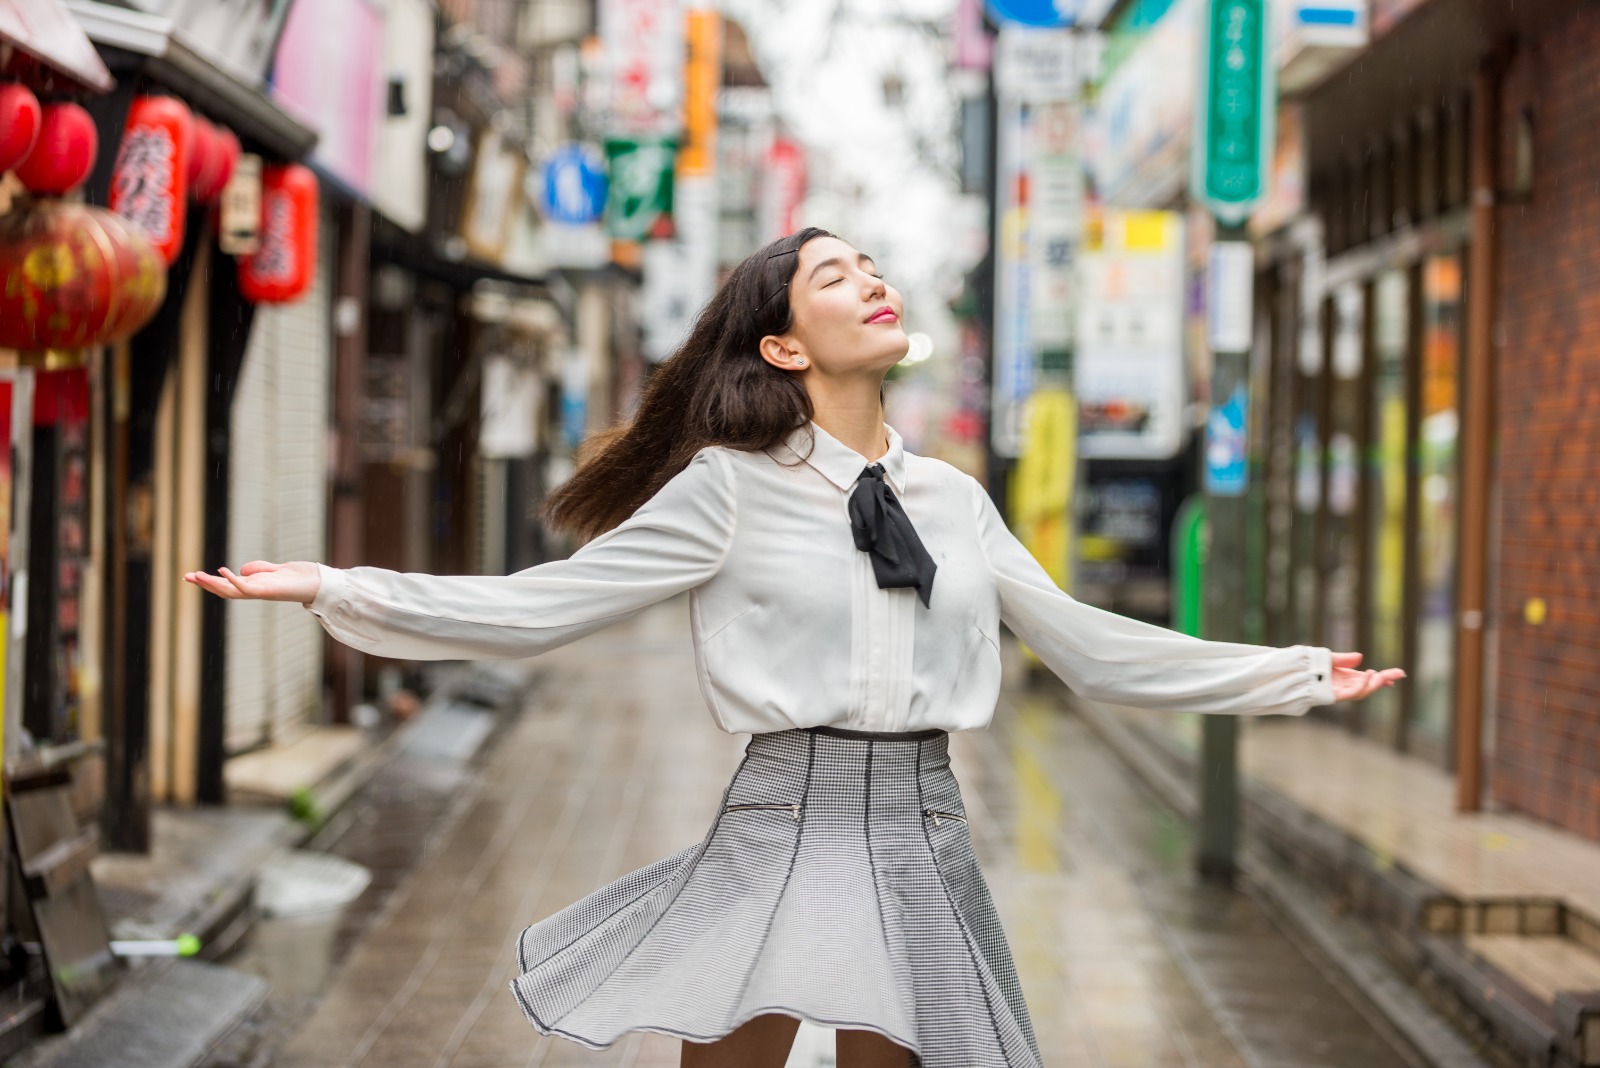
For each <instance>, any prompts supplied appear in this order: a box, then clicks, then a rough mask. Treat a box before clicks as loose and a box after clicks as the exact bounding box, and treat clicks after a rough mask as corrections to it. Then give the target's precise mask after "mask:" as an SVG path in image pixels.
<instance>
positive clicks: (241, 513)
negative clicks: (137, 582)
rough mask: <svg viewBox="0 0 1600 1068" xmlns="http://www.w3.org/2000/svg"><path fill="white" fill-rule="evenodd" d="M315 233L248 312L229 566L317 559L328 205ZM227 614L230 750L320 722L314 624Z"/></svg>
mask: <svg viewBox="0 0 1600 1068" xmlns="http://www.w3.org/2000/svg"><path fill="white" fill-rule="evenodd" d="M321 232H322V248H321V250H320V256H319V262H318V264H317V274H316V280H315V282H314V283H313V285H312V288H311V291H310V292H309V293H307V294H306V296H305V297H303V298H301V299H300V300H298V301H296V302H295V303H293V304H285V305H272V306H268V305H263V306H262V307H260V308H258V309H257V310H256V317H255V325H254V329H253V330H252V331H251V335H250V345H249V350H248V352H247V353H246V355H245V361H244V369H243V371H242V373H241V374H240V378H239V389H238V393H237V394H236V395H235V397H234V403H233V449H232V454H231V456H230V457H229V462H230V463H231V464H232V468H233V470H232V486H231V492H230V495H229V496H230V500H229V503H228V507H229V509H230V513H229V520H228V558H229V560H230V561H232V564H231V566H235V567H236V566H238V565H240V564H244V563H246V562H248V561H250V560H258V559H259V560H278V561H282V560H321V559H323V558H324V557H325V556H326V547H327V522H326V512H327V458H326V452H327V434H328V429H327V428H328V400H329V397H328V389H329V383H330V366H331V362H332V308H331V301H332V289H331V287H332V278H333V274H334V271H335V258H334V253H335V247H336V246H335V241H336V238H335V236H334V235H335V234H336V233H337V228H336V226H335V225H334V221H333V219H332V218H331V217H329V216H328V215H326V213H325V214H324V218H323V220H322V227H321ZM228 613H229V615H228V662H227V746H228V751H229V752H237V751H238V750H240V749H243V748H246V747H249V746H252V745H256V744H259V743H261V742H266V741H273V742H283V741H286V740H288V739H290V738H292V737H293V736H294V735H295V734H296V733H298V732H299V731H300V730H301V729H303V726H304V725H305V724H306V723H307V722H308V721H311V722H315V721H316V720H318V719H319V718H320V714H321V709H322V700H323V695H322V628H321V626H319V625H318V624H317V621H316V619H314V618H313V617H312V616H311V614H310V613H309V612H306V611H303V610H301V609H299V608H297V607H295V606H293V605H285V604H270V603H261V602H250V601H232V602H229V604H228Z"/></svg>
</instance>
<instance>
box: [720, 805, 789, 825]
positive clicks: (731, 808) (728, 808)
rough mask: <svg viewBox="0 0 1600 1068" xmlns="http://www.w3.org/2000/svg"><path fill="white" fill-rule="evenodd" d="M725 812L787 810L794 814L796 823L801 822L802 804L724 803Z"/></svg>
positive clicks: (723, 809)
mask: <svg viewBox="0 0 1600 1068" xmlns="http://www.w3.org/2000/svg"><path fill="white" fill-rule="evenodd" d="M722 811H724V812H787V813H789V814H791V815H792V816H794V820H795V822H796V823H799V822H800V805H799V803H798V802H796V803H794V804H789V805H754V804H751V805H724V806H723V808H722Z"/></svg>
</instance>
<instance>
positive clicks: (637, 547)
mask: <svg viewBox="0 0 1600 1068" xmlns="http://www.w3.org/2000/svg"><path fill="white" fill-rule="evenodd" d="M733 479H734V475H733V470H732V465H731V462H730V461H729V459H728V458H727V457H726V456H724V455H722V454H721V452H720V451H718V450H715V449H707V450H703V451H702V452H701V453H700V454H699V455H698V456H696V457H695V459H694V460H693V461H692V462H690V464H689V466H688V467H686V468H684V470H683V471H682V472H680V473H679V474H678V475H677V476H676V477H675V478H673V479H672V480H671V481H669V482H668V483H667V484H666V485H665V486H663V487H662V488H661V490H660V491H659V492H657V494H656V495H655V496H654V497H652V498H651V499H650V500H649V501H647V502H645V504H644V505H643V506H642V507H641V508H640V509H639V510H638V511H637V512H635V513H634V514H633V516H632V517H631V518H630V519H628V520H627V521H626V522H624V523H622V524H621V525H620V526H618V527H617V528H616V529H614V530H612V531H610V532H608V533H606V534H603V535H601V536H600V537H598V538H596V539H594V540H593V541H591V542H589V543H588V544H587V545H585V546H584V547H583V548H581V549H579V550H578V551H577V552H576V553H574V554H573V555H572V556H571V557H569V558H568V559H566V560H554V561H551V562H550V563H547V564H540V565H539V566H538V567H532V568H529V569H528V570H526V571H520V572H518V573H516V574H514V575H450V576H445V575H416V574H401V573H399V572H395V571H388V570H385V569H383V568H376V567H353V568H349V569H347V570H340V569H338V568H332V567H328V566H327V565H325V564H313V563H308V562H305V561H297V562H294V563H288V564H275V563H269V562H266V561H256V562H254V563H251V564H246V565H245V566H244V567H242V568H240V569H239V571H238V572H237V573H235V572H233V571H231V570H228V569H223V570H222V571H221V573H220V574H217V575H210V574H206V573H204V572H191V573H190V574H187V575H185V576H184V578H185V580H187V581H189V582H192V583H194V584H195V585H197V586H200V587H201V588H202V589H206V590H209V591H211V592H212V593H215V594H217V595H219V596H222V597H230V598H255V599H264V600H278V601H300V602H301V603H303V604H305V605H306V606H307V607H309V608H310V609H311V611H312V613H313V614H315V615H316V616H317V618H318V619H319V620H321V622H322V625H323V627H324V628H325V629H326V630H327V631H328V633H329V634H331V635H333V636H334V637H335V638H337V639H338V640H339V641H341V642H344V643H345V644H346V645H350V646H354V647H355V648H357V649H360V650H362V651H363V652H368V653H376V654H378V655H381V656H389V657H395V658H398V659H403V660H469V659H477V660H486V659H510V658H517V657H525V656H533V655H536V654H538V653H542V652H545V651H547V650H550V649H554V648H555V647H557V646H559V645H564V644H566V643H567V642H570V641H573V640H575V639H577V638H581V637H583V636H584V635H585V634H591V633H593V632H595V631H597V630H600V629H602V628H603V627H606V626H609V625H610V624H612V623H617V622H620V621H621V620H623V619H626V618H627V617H629V616H631V615H633V614H634V613H636V612H638V611H640V610H641V609H643V608H646V607H648V606H649V605H652V604H655V603H656V602H657V601H662V600H665V599H666V598H668V597H671V596H672V595H673V594H676V593H681V592H683V591H684V590H688V589H692V588H693V587H695V586H698V585H700V584H701V583H703V582H705V581H706V580H708V579H710V578H711V577H712V576H713V575H715V574H716V573H717V571H718V570H719V569H720V568H721V566H722V562H723V560H724V559H725V558H726V556H727V552H728V546H729V545H730V543H731V542H732V539H733V531H734V526H735V513H736V507H737V501H736V497H735V492H734V481H733Z"/></svg>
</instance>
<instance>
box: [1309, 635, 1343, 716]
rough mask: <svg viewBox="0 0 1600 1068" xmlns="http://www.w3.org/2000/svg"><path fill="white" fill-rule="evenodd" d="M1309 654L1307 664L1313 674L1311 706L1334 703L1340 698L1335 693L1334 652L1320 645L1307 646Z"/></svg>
mask: <svg viewBox="0 0 1600 1068" xmlns="http://www.w3.org/2000/svg"><path fill="white" fill-rule="evenodd" d="M1305 648H1306V652H1307V653H1308V654H1309V656H1308V660H1309V663H1308V665H1307V668H1308V670H1309V671H1310V674H1311V707H1312V708H1316V707H1318V706H1320V705H1331V704H1334V703H1335V702H1336V701H1337V700H1338V698H1336V697H1334V695H1333V652H1332V651H1331V650H1329V649H1326V648H1324V647H1322V646H1320V645H1308V646H1306V647H1305Z"/></svg>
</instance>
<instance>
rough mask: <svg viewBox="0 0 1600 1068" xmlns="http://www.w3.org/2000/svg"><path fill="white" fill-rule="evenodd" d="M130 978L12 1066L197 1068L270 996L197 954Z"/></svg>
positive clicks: (251, 980)
mask: <svg viewBox="0 0 1600 1068" xmlns="http://www.w3.org/2000/svg"><path fill="white" fill-rule="evenodd" d="M130 980H131V981H129V982H125V983H123V984H122V985H121V987H120V988H119V989H118V991H117V993H116V994H115V995H113V996H112V997H110V998H107V999H106V1000H105V1001H103V1002H102V1003H101V1004H99V1005H97V1006H96V1007H95V1009H94V1011H93V1012H91V1013H90V1014H89V1016H88V1017H87V1018H85V1019H84V1021H83V1022H82V1023H80V1024H79V1025H78V1026H77V1027H75V1028H73V1029H72V1030H71V1031H68V1032H67V1033H65V1034H62V1035H57V1036H54V1037H52V1038H49V1039H46V1040H45V1041H43V1042H40V1043H38V1044H37V1045H35V1046H33V1047H32V1048H30V1049H29V1050H28V1051H26V1052H25V1053H23V1054H21V1055H20V1056H19V1057H18V1058H17V1059H15V1060H13V1061H12V1062H11V1064H10V1066H9V1068H106V1066H108V1065H116V1066H117V1068H193V1066H194V1065H197V1064H199V1063H200V1061H201V1059H202V1058H203V1057H204V1056H205V1055H206V1052H207V1051H208V1050H210V1049H211V1048H212V1046H214V1045H215V1044H216V1043H217V1042H218V1041H219V1040H220V1039H222V1038H223V1036H225V1035H226V1034H227V1033H228V1032H229V1031H230V1030H232V1029H233V1028H234V1027H235V1026H236V1025H237V1024H238V1023H239V1021H241V1020H243V1019H244V1018H245V1017H247V1016H248V1015H249V1014H250V1013H252V1012H254V1011H255V1009H256V1007H257V1006H258V1005H259V1004H260V1003H261V1001H262V999H264V998H265V997H266V995H267V984H266V982H265V981H264V980H262V979H258V978H256V977H255V976H253V975H246V974H245V973H243V972H238V971H234V970H233V969H231V968H224V967H221V966H220V965H216V964H205V963H202V962H200V961H192V960H185V961H164V962H158V963H152V964H149V965H146V966H145V967H144V968H142V969H140V974H137V975H134V976H130Z"/></svg>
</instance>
